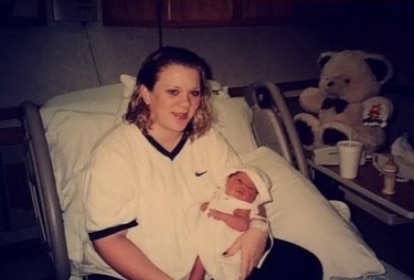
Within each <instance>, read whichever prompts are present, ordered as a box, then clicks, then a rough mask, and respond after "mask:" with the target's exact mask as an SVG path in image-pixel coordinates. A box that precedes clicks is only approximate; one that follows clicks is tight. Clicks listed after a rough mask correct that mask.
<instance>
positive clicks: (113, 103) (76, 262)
mask: <svg viewBox="0 0 414 280" xmlns="http://www.w3.org/2000/svg"><path fill="white" fill-rule="evenodd" d="M120 81H121V82H120V83H117V84H113V85H107V86H101V87H96V88H90V89H85V90H81V91H76V92H71V93H67V94H64V95H59V96H56V97H53V98H51V99H50V100H48V101H47V102H45V104H43V105H42V106H38V105H36V104H33V103H32V102H28V101H27V102H23V103H22V112H23V116H22V121H23V126H24V131H25V147H26V157H27V158H26V162H27V171H28V178H29V185H30V189H31V193H32V197H33V204H34V206H35V210H36V216H37V219H38V221H39V231H40V233H41V237H42V240H43V241H44V243H45V245H46V247H47V248H48V250H49V255H50V259H51V261H52V263H53V267H54V273H55V278H56V279H57V280H64V279H82V277H83V276H85V271H87V267H86V265H85V264H84V260H83V251H82V249H83V247H84V246H83V244H84V242H87V235H86V233H85V231H84V228H83V217H82V206H81V193H82V192H81V190H82V184H81V182H82V174H83V172H84V170H85V162H86V161H87V160H86V159H87V158H88V156H89V153H90V151H91V150H92V148H93V147H94V146H95V144H96V143H97V142H98V141H99V140H100V139H101V138H103V137H104V136H105V134H106V133H107V132H108V131H110V130H111V129H112V128H113V127H114V126H116V125H117V124H118V123H119V122H120V121H121V119H122V114H123V112H124V111H125V108H126V105H127V102H128V99H129V96H130V95H131V93H132V90H133V88H134V86H135V79H134V77H132V76H129V75H121V77H120ZM298 85H299V86H302V85H301V84H300V83H299V84H297V85H296V87H298ZM210 86H211V90H212V98H211V105H212V108H213V110H214V112H215V116H216V122H215V124H214V128H215V129H217V130H218V131H220V133H222V134H223V136H224V137H225V138H226V139H227V140H228V141H229V143H230V144H231V145H232V146H233V148H234V149H235V150H236V151H237V152H238V153H239V154H240V156H241V159H242V161H243V162H245V163H249V164H252V165H256V166H257V167H259V168H261V169H263V170H264V171H265V172H267V173H268V174H269V176H270V178H271V180H272V182H273V187H272V190H271V191H272V196H273V201H272V202H271V203H269V204H267V205H266V210H267V214H268V217H269V220H270V223H271V231H272V234H273V235H274V236H275V237H278V238H280V239H285V240H288V241H291V242H294V243H296V244H299V245H301V246H303V247H305V248H307V249H308V250H310V251H312V252H313V253H315V254H316V255H317V256H318V257H319V259H320V260H321V262H322V265H323V269H324V279H390V280H391V279H392V280H404V279H405V280H408V279H411V278H409V277H407V276H405V275H404V274H403V273H401V272H399V271H398V270H396V269H395V268H393V267H392V266H390V265H389V264H387V263H386V262H384V261H382V260H379V259H378V258H377V256H376V254H375V252H373V251H372V250H371V248H370V247H369V246H368V245H367V244H366V243H365V242H364V240H363V238H362V237H361V236H360V234H359V233H358V230H357V229H356V228H355V226H354V225H353V223H352V220H351V218H350V215H349V209H348V207H347V205H346V204H344V203H342V202H340V201H327V200H326V199H325V198H324V197H323V196H322V195H321V194H320V193H319V191H318V190H317V189H316V187H315V186H314V185H313V184H312V182H311V180H310V176H309V171H308V167H307V164H306V159H305V157H304V153H303V150H302V147H301V144H300V142H299V140H298V136H297V133H296V130H295V127H294V125H293V122H292V117H291V113H290V111H289V109H288V107H287V103H286V95H285V92H284V93H281V91H280V90H279V87H280V88H284V86H286V84H279V85H275V84H274V83H271V82H266V81H259V82H255V83H253V84H252V85H250V86H247V87H243V88H230V89H229V88H228V87H226V86H223V85H220V84H219V83H217V82H214V81H211V83H210ZM291 89H295V88H291ZM297 90H299V87H298V88H297ZM85 268H86V270H85ZM298 269H300V268H299V267H298Z"/></svg>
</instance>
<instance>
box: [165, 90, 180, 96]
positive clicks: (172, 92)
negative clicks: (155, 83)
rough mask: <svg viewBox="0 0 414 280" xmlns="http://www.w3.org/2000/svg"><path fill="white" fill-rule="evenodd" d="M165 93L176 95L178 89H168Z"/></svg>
mask: <svg viewBox="0 0 414 280" xmlns="http://www.w3.org/2000/svg"><path fill="white" fill-rule="evenodd" d="M167 93H168V94H169V95H173V96H176V95H178V94H179V92H178V90H176V89H168V90H167Z"/></svg>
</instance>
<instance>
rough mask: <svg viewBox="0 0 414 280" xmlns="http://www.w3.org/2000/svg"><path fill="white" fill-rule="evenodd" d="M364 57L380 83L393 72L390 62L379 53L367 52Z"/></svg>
mask: <svg viewBox="0 0 414 280" xmlns="http://www.w3.org/2000/svg"><path fill="white" fill-rule="evenodd" d="M364 59H365V62H366V63H367V64H368V66H369V68H370V69H371V71H372V73H374V75H375V77H377V80H378V82H379V83H380V84H381V85H382V84H384V83H385V82H387V81H388V80H389V79H390V78H391V77H392V75H393V72H394V71H393V67H392V64H391V62H390V61H389V60H388V59H386V58H385V57H384V56H382V55H380V54H367V55H366V56H365V57H364Z"/></svg>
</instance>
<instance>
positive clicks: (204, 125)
mask: <svg viewBox="0 0 414 280" xmlns="http://www.w3.org/2000/svg"><path fill="white" fill-rule="evenodd" d="M172 64H178V65H183V66H185V67H189V68H193V69H196V70H197V71H198V72H199V74H200V81H201V82H200V88H201V100H200V106H199V107H198V109H197V111H196V112H195V114H194V117H193V119H192V120H191V122H190V123H189V126H188V127H187V132H188V133H189V134H190V138H191V139H195V138H198V137H200V136H202V135H203V134H204V133H206V132H207V131H208V130H209V129H210V127H211V123H212V119H213V118H212V113H211V108H210V105H209V102H208V99H209V98H210V91H209V88H208V87H207V79H211V78H212V77H211V70H210V67H209V65H208V64H207V62H206V61H205V60H204V59H202V58H201V57H199V56H198V55H197V54H195V53H194V52H191V51H189V50H187V49H184V48H178V47H171V46H166V47H162V48H160V49H158V50H156V51H155V52H153V53H151V54H150V55H149V56H148V57H147V58H146V59H145V60H144V62H143V63H142V66H141V68H140V69H139V71H138V74H137V81H136V90H135V92H134V93H133V94H132V96H131V99H130V101H129V104H128V109H127V112H126V114H125V120H126V121H128V122H129V123H132V124H135V125H137V126H138V128H140V129H141V130H142V131H146V130H148V129H150V128H151V125H152V120H151V119H150V108H149V106H148V105H147V104H146V103H145V102H144V100H143V98H142V96H141V95H140V92H139V88H140V86H141V85H143V86H145V87H146V88H147V89H148V90H150V91H152V90H153V89H154V85H155V83H156V82H157V80H158V76H159V73H160V72H161V71H162V70H163V69H164V68H165V67H167V66H169V65H172Z"/></svg>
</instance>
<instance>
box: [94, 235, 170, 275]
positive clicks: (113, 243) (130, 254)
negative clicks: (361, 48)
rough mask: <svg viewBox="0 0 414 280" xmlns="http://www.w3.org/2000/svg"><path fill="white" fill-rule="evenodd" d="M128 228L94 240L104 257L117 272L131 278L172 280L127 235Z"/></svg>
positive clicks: (99, 252) (95, 245) (96, 248)
mask: <svg viewBox="0 0 414 280" xmlns="http://www.w3.org/2000/svg"><path fill="white" fill-rule="evenodd" d="M126 233H127V230H124V231H119V232H117V233H114V234H112V235H108V236H106V237H102V238H99V239H96V240H94V241H93V245H94V247H95V250H96V251H97V252H98V254H99V255H100V256H101V257H102V259H103V260H104V261H105V262H106V263H107V264H108V265H109V266H111V268H113V269H114V270H115V271H116V272H118V273H119V274H121V275H122V276H124V277H125V278H127V279H131V280H142V279H145V280H152V279H154V280H164V279H165V280H172V278H171V277H169V276H168V275H166V274H165V273H164V272H163V271H161V270H160V269H159V268H158V267H156V266H155V265H154V264H153V263H152V262H151V261H150V260H149V259H148V258H147V257H146V256H145V255H144V253H143V252H142V251H141V250H140V249H139V248H138V247H137V246H136V245H135V244H133V243H132V242H131V241H130V240H129V239H128V238H127V237H126Z"/></svg>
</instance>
